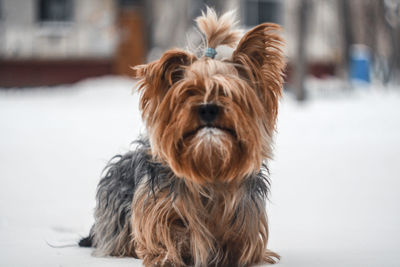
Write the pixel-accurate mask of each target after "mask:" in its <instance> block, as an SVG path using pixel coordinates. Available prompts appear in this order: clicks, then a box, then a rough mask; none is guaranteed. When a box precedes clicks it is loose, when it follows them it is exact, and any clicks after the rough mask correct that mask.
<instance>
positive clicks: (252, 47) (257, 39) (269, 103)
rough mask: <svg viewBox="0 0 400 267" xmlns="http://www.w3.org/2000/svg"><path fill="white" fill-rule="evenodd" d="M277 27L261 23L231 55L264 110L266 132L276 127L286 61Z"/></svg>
mask: <svg viewBox="0 0 400 267" xmlns="http://www.w3.org/2000/svg"><path fill="white" fill-rule="evenodd" d="M279 30H280V27H279V25H276V24H273V23H264V24H260V25H258V26H256V27H255V28H253V29H252V30H250V31H249V32H247V33H246V34H245V35H244V36H243V37H242V39H241V40H240V42H239V44H238V46H237V48H236V50H235V51H234V52H233V55H232V61H233V63H234V64H235V66H237V69H238V71H239V74H240V75H242V76H243V77H244V78H245V79H247V80H249V82H251V84H252V87H253V88H255V89H256V90H257V94H258V95H259V97H260V98H261V100H262V101H263V103H264V106H265V108H266V111H267V116H268V117H269V118H268V121H269V122H268V125H267V128H268V130H271V128H273V127H274V125H275V120H276V116H277V112H278V99H279V96H280V95H281V91H282V85H283V71H284V68H285V60H284V56H283V52H282V47H283V39H282V38H281V37H280V35H279V33H278V32H279Z"/></svg>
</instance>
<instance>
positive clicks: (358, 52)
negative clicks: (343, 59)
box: [350, 45, 371, 84]
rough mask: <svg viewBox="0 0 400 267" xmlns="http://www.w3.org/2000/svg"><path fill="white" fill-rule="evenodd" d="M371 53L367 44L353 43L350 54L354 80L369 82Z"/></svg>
mask: <svg viewBox="0 0 400 267" xmlns="http://www.w3.org/2000/svg"><path fill="white" fill-rule="evenodd" d="M370 66H371V53H370V50H369V48H368V47H367V46H365V45H353V46H352V48H351V54H350V79H351V81H352V82H355V83H361V84H364V83H365V84H369V83H370V82H371V78H370Z"/></svg>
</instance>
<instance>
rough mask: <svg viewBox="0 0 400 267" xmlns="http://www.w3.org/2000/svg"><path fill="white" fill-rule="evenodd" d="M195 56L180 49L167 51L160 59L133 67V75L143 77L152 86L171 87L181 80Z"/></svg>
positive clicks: (138, 77) (137, 77) (159, 87)
mask: <svg viewBox="0 0 400 267" xmlns="http://www.w3.org/2000/svg"><path fill="white" fill-rule="evenodd" d="M195 59H196V58H195V56H193V55H192V54H190V53H188V52H186V51H183V50H178V49H173V50H169V51H167V52H165V53H164V54H163V55H162V57H161V58H160V59H159V60H156V61H153V62H151V63H149V64H146V65H138V66H136V67H134V68H133V77H134V78H136V79H143V81H144V82H145V83H147V85H150V86H152V87H157V88H158V89H161V87H165V86H166V87H169V86H171V85H172V84H174V83H176V82H177V81H179V80H181V79H182V78H183V75H184V68H185V66H189V65H190V64H192V63H193V61H195Z"/></svg>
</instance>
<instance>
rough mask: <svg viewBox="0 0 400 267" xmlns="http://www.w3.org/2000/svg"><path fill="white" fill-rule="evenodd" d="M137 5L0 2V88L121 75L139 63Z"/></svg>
mask: <svg viewBox="0 0 400 267" xmlns="http://www.w3.org/2000/svg"><path fill="white" fill-rule="evenodd" d="M137 2H138V1H132V0H131V1H129V0H120V1H115V0H79V1H78V0H0V12H1V13H0V86H35V85H52V84H59V83H70V82H75V81H78V80H80V79H82V78H85V77H91V76H98V75H105V74H111V73H117V74H126V73H127V72H128V71H129V66H128V65H129V63H131V64H138V63H142V62H143V61H144V54H145V51H144V49H145V45H144V43H145V42H144V39H145V38H143V37H142V35H144V30H143V27H144V23H143V19H142V16H141V13H140V5H138V4H137ZM127 61H128V62H129V63H128V62H127ZM125 65H126V66H125Z"/></svg>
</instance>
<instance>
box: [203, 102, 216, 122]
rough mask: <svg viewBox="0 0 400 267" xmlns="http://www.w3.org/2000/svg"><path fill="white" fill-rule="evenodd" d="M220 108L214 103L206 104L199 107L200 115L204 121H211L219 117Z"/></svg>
mask: <svg viewBox="0 0 400 267" xmlns="http://www.w3.org/2000/svg"><path fill="white" fill-rule="evenodd" d="M218 112H219V108H218V106H217V105H214V104H205V105H201V106H200V107H199V116H200V119H201V120H202V121H203V122H204V123H211V122H213V121H215V120H216V119H217V116H218Z"/></svg>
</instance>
